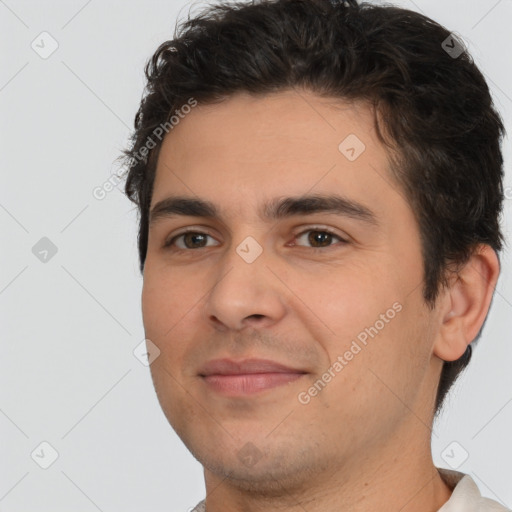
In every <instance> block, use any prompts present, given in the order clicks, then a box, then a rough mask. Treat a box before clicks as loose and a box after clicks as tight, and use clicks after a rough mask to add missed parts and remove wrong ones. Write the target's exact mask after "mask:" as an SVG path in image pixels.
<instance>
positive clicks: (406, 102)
mask: <svg viewBox="0 0 512 512" xmlns="http://www.w3.org/2000/svg"><path fill="white" fill-rule="evenodd" d="M145 76H146V79H147V85H146V88H145V91H144V94H143V97H142V100H141V103H140V107H139V109H138V111H137V114H136V116H135V122H134V127H135V130H134V132H133V134H132V136H131V139H130V143H129V148H128V149H126V150H124V152H123V156H122V158H123V159H124V162H125V163H126V166H127V169H128V171H127V172H128V175H127V180H126V184H125V193H126V195H127V197H128V198H129V199H130V200H131V201H132V202H134V203H135V204H136V205H137V208H138V213H139V233H138V250H139V258H140V270H141V272H143V269H144V262H145V258H146V251H147V244H148V220H149V207H150V203H151V197H152V191H153V183H154V178H155V171H156V162H157V159H158V154H159V150H160V147H161V143H162V140H163V138H162V136H161V135H162V133H163V132H162V127H163V126H164V127H166V129H165V132H166V133H168V132H169V131H170V129H172V128H173V125H172V123H170V120H171V118H172V116H174V117H176V118H177V116H175V113H176V114H178V113H179V109H181V108H182V107H183V106H184V105H187V104H191V101H194V102H196V103H199V104H213V103H216V102H221V101H223V100H224V99H226V98H228V97H229V96H230V95H232V94H234V93H236V92H239V91H243V92H249V93H251V94H254V95H265V94H269V93H273V92H279V91H285V90H289V89H295V88H303V89H307V90H310V91H312V92H314V93H315V94H317V95H319V96H321V97H326V98H334V99H340V100H356V101H363V102H366V103H367V104H369V105H370V106H371V107H372V110H373V112H374V117H375V128H376V131H377V135H378V136H379V139H380V140H381V142H382V143H383V144H385V145H386V146H387V147H388V148H389V155H390V162H391V168H392V172H393V175H394V177H395V178H396V181H397V183H398V184H399V185H400V186H401V188H402V190H403V192H404V195H405V197H406V198H407V200H408V202H409V203H410V206H411V208H412V210H413V212H414V215H415V217H416V220H417V222H418V226H419V231H420V236H421V249H422V258H423V264H424V288H423V297H424V300H425V302H426V304H427V305H428V306H429V307H431V308H433V307H434V305H435V301H436V298H437V296H438V294H439V290H440V288H441V287H442V286H446V285H447V282H448V281H447V275H448V270H449V269H451V270H454V269H455V270H456V269H457V268H459V267H460V266H462V265H464V263H466V262H467V261H468V260H469V258H470V257H471V255H472V254H473V253H474V252H475V251H476V250H477V248H478V245H479V244H488V245H490V246H491V247H492V248H493V249H494V250H495V251H496V252H498V251H499V250H500V249H501V248H502V245H503V235H502V233H501V231H500V215H501V211H502V207H503V206H502V205H503V195H504V191H503V157H502V153H501V139H502V137H503V136H504V132H505V130H504V126H503V122H502V119H501V117H500V115H499V113H498V112H497V111H496V109H495V108H494V105H493V102H492V99H491V95H490V92H489V88H488V86H487V83H486V81H485V79H484V77H483V75H482V73H481V72H480V71H479V69H478V68H477V66H476V65H475V64H474V62H473V60H472V58H471V56H470V55H469V54H468V52H467V51H466V49H465V47H464V44H463V42H462V41H461V40H460V38H458V37H457V36H456V35H455V34H452V33H450V32H449V31H448V30H447V29H446V28H444V27H442V26H441V25H439V24H438V23H436V22H434V21H433V20H431V19H429V18H427V17H426V16H423V15H421V14H419V13H416V12H413V11H410V10H407V9H402V8H398V7H394V6H390V5H372V4H368V3H366V2H365V3H362V4H358V3H357V1H356V0H345V1H342V0H339V1H336V0H331V1H329V0H261V1H253V2H251V3H244V2H230V3H219V4H217V5H212V6H208V7H207V8H205V9H204V10H203V11H202V12H200V13H199V14H198V15H196V16H195V17H193V18H190V15H189V17H188V19H187V20H186V21H184V22H183V23H182V24H181V25H177V26H176V28H175V32H174V37H173V39H172V40H169V41H166V42H164V43H163V44H161V45H160V46H159V48H158V49H157V50H156V52H155V53H154V55H153V56H152V57H151V58H150V60H149V61H148V62H147V64H146V67H145ZM180 117H181V116H180ZM155 135H157V136H156V137H155ZM154 138H156V139H157V140H156V141H155V140H154ZM149 142H151V146H150V145H149ZM480 334H481V331H480V333H479V334H478V336H477V337H476V339H475V340H474V342H476V341H477V340H478V338H479V337H480ZM471 353H472V349H471V344H470V345H468V347H467V350H466V352H465V354H464V355H463V356H462V357H461V358H460V359H458V360H456V361H445V362H444V364H443V369H442V373H441V378H440V383H439V386H438V389H437V396H436V405H435V413H436V414H438V413H439V411H440V410H441V407H442V404H443V401H444V398H445V396H446V394H447V392H448V390H449V389H450V387H451V386H452V384H453V383H454V382H455V380H456V379H457V377H458V376H459V374H460V373H461V372H462V370H463V369H464V368H465V367H466V366H467V364H468V363H469V361H470V359H471Z"/></svg>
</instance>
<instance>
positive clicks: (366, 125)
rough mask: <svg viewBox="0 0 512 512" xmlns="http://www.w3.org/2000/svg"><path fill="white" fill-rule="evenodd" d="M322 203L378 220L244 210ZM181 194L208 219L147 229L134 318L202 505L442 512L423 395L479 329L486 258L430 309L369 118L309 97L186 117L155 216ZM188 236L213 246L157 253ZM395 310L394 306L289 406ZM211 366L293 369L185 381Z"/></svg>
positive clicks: (415, 247) (162, 167) (203, 110)
mask: <svg viewBox="0 0 512 512" xmlns="http://www.w3.org/2000/svg"><path fill="white" fill-rule="evenodd" d="M351 133H352V134H356V136H357V137H358V138H359V139H360V140H361V141H363V143H364V144H365V146H366V148H365V150H364V151H363V152H362V153H361V154H360V156H359V157H358V158H357V159H356V160H354V161H349V160H348V159H347V158H346V157H345V156H344V155H343V154H342V153H341V152H340V151H339V150H338V145H339V144H340V142H341V141H343V140H344V139H345V137H347V135H349V134H351ZM333 192H337V193H339V194H343V195H344V196H345V197H347V198H350V199H351V200H354V201H357V202H359V203H361V204H363V205H365V206H367V207H368V208H370V209H371V210H372V212H373V213H374V214H375V217H376V219H377V223H378V224H377V225H370V224H368V223H365V222H362V221H361V220H357V219H354V218H350V217H347V216H342V215H336V214H331V213H314V214H312V215H305V214H302V215H298V216H294V217H290V218H284V219H278V220H275V219H274V220H268V221H265V220H263V219H261V218H260V217H259V216H258V209H259V208H260V207H261V205H262V204H263V203H265V202H266V201H268V200H270V199H273V198H276V197H284V196H299V195H302V194H312V193H317V194H322V193H325V194H329V193H333ZM177 195H180V196H181V195H186V196H189V197H195V198H201V199H205V200H209V201H211V202H213V203H214V204H215V205H217V206H218V208H219V209H220V211H221V213H222V217H221V218H217V219H211V218H203V217H189V216H173V217H168V218H160V219H159V220H157V221H155V222H154V223H153V224H152V225H151V228H150V232H149V242H148V251H147V259H146V264H145V270H144V285H143V292H142V310H143V311H142V312H143V319H144V328H145V332H146V337H147V338H148V339H150V340H151V341H152V342H153V343H154V344H155V345H157V346H158V348H159V350H160V351H161V353H160V355H159V357H158V358H157V359H155V361H154V362H153V363H152V364H151V372H152V378H153V382H154V385H155V389H156V392H157V395H158V398H159V401H160V404H161V406H162V409H163V411H164V413H165V415H166V417H167V419H168V421H169V422H170V424H171V425H172V427H173V428H174V429H175V430H176V432H177V433H178V435H179V436H180V437H181V439H182V440H183V442H184V443H185V445H186V446H187V447H188V449H189V450H190V451H191V453H192V454H193V455H194V456H195V457H196V458H197V460H199V462H201V464H202V465H203V466H204V473H205V482H206V492H207V499H206V509H207V511H208V512H221V511H222V512H230V511H233V512H234V511H240V510H244V511H246V512H256V511H263V510H269V509H272V510H286V511H290V512H299V511H300V512H303V511H304V510H307V511H308V512H315V511H322V512H329V511H333V512H334V511H337V512H339V511H352V512H358V511H370V510H383V511H399V510H400V511H401V512H412V511H413V510H414V511H415V512H427V511H428V512H431V511H436V510H438V509H439V508H440V507H441V506H442V504H443V503H445V502H446V501H447V500H448V499H449V497H450V495H451V490H450V489H449V488H448V486H447V485H446V484H445V483H444V482H443V480H442V479H441V477H440V475H439V473H438V472H437V470H436V469H435V466H434V464H433V460H432V455H431V445H430V436H431V427H432V419H433V411H434V399H435V391H436V388H437V383H438V381H439V377H440V372H441V367H442V362H443V360H454V359H457V358H458V357H460V356H461V355H462V354H463V352H464V350H465V348H466V346H467V344H468V343H470V342H471V341H472V340H473V339H474V338H475V336H476V335H477V333H478V331H479V329H480V327H481V325H482V323H483V321H484V319H485V316H486V314H487V311H488V308H489V304H490V301H491V298H492V291H493V289H494V286H495V284H496V280H497V277H498V273H499V264H498V260H497V258H496V255H495V253H494V251H492V250H491V249H490V248H489V247H488V246H481V247H480V249H479V251H478V252H477V253H476V254H475V255H474V256H473V257H472V258H471V260H470V261H469V262H468V264H467V265H466V266H465V267H464V268H463V269H462V270H461V271H460V273H459V275H458V276H453V279H452V280H451V284H450V286H449V287H448V288H446V289H443V290H442V292H441V294H440V296H439V299H438V301H437V304H436V307H435V308H434V309H433V310H432V309H430V308H428V307H427V305H426V304H425V303H424V301H423V298H422V284H423V281H422V278H423V262H422V258H421V247H420V237H419V230H418V225H417V222H416V220H415V216H414V213H413V211H412V210H411V207H410V205H409V204H408V203H407V201H406V199H405V198H404V194H403V192H402V191H401V189H400V188H399V186H398V185H397V184H396V183H395V182H394V181H393V178H392V176H391V172H390V171H389V169H388V154H387V153H386V150H385V148H384V147H383V146H382V144H381V143H380V142H379V140H378V139H377V136H376V134H375V130H374V125H373V116H372V114H371V112H370V110H369V107H367V106H366V105H364V104H362V103H347V102H343V101H340V100H336V101H334V100H327V99H322V98H320V97H318V96H316V95H315V94H314V93H312V92H308V91H300V92H299V91H286V92H279V93H275V94H272V95H266V96H260V97H254V96H250V95H248V94H246V93H238V94H236V95H234V96H231V97H230V98H229V99H227V100H226V101H224V102H222V103H219V104H216V105H199V106H197V107H195V108H193V109H192V111H191V112H190V113H189V114H187V116H186V117H185V118H184V119H183V120H181V121H180V123H179V124H178V125H176V126H175V127H174V129H173V130H172V131H171V132H170V133H169V134H168V135H167V136H166V138H165V139H164V142H163V145H162V148H161V152H160V155H159V159H158V165H157V172H156V179H155V184H154V191H153V197H152V202H151V208H152V207H153V206H154V205H155V204H156V203H157V202H159V201H160V200H163V199H165V198H167V197H170V196H177ZM186 227H193V228H194V230H196V231H197V232H199V233H206V234H207V235H209V236H208V237H203V238H199V240H198V239H192V240H190V238H189V239H188V240H185V238H186V237H180V239H179V240H177V241H176V244H177V245H175V246H174V247H173V246H171V247H168V248H163V245H164V243H165V241H166V240H168V239H169V238H171V236H173V235H174V234H176V235H177V234H180V233H181V231H180V230H182V229H183V228H186ZM322 228H326V229H330V230H331V231H333V232H334V233H335V235H336V236H333V237H332V238H331V239H329V238H328V237H327V242H317V243H316V245H315V239H313V240H311V236H309V235H310V234H314V233H316V231H321V232H322ZM308 229H309V230H313V233H311V232H310V231H307V230H308ZM304 233H305V234H304ZM248 236H251V237H253V238H254V239H255V240H256V241H257V242H258V243H259V245H260V246H261V248H262V250H263V252H262V253H261V255H260V256H259V257H258V258H257V259H256V260H255V261H254V262H252V263H247V262H246V261H245V260H244V259H243V258H242V257H241V256H240V255H239V254H238V253H237V251H236V248H237V247H238V246H239V244H240V243H241V242H242V241H243V240H244V239H245V238H246V237H248ZM308 236H309V238H308ZM337 236H339V237H340V238H341V239H343V240H346V241H345V242H341V241H340V239H338V238H337ZM185 243H188V245H185ZM315 247H317V249H316V250H314V248H315ZM179 248H181V249H182V251H181V252H180V251H178V250H177V249H179ZM396 303H398V304H399V305H400V306H401V310H400V312H398V313H396V315H395V316H394V318H393V319H391V320H389V321H388V322H387V323H385V326H384V328H382V329H381V330H379V332H378V334H377V335H376V336H375V337H374V338H369V339H368V343H367V345H366V346H363V348H362V349H361V351H360V352H358V353H357V355H355V356H354V357H353V359H352V360H350V361H347V364H346V366H344V367H343V369H342V370H341V371H339V372H337V373H336V372H335V377H334V378H332V379H331V380H330V382H329V383H328V384H327V385H326V386H325V387H324V388H323V389H322V390H321V391H320V392H318V394H317V395H316V396H314V397H312V398H311V400H310V401H309V403H307V404H303V403H300V402H299V400H298V396H299V394H300V393H301V392H304V391H307V390H308V389H309V388H310V387H311V386H312V385H313V384H314V383H315V382H316V381H318V379H319V378H320V377H321V376H322V375H323V374H324V373H325V372H326V370H327V369H328V368H329V367H331V366H332V363H333V362H334V361H336V360H337V358H338V356H340V355H341V356H343V354H344V353H345V352H346V351H347V350H349V349H350V346H351V343H352V341H353V340H355V339H356V337H357V335H358V334H359V333H361V332H362V331H363V330H364V329H365V328H367V327H369V326H372V325H375V323H376V321H377V320H379V318H381V317H380V315H382V314H385V313H386V311H387V310H389V309H390V308H392V305H393V304H396ZM223 357H231V358H242V357H246V358H249V357H257V358H266V359H272V360H275V361H278V362H280V363H283V364H286V365H288V366H291V367H294V368H300V369H302V370H304V371H306V372H307V373H306V374H305V375H303V376H302V377H301V378H300V379H298V380H295V381H293V382H290V383H288V384H286V385H283V386H280V387H277V388H273V389H270V390H265V391H263V392H261V393H258V394H256V395H249V396H246V397H226V396H223V395H221V394H219V393H217V392H216V391H213V390H211V389H210V388H209V387H208V386H207V385H206V384H205V383H204V380H203V379H202V378H201V377H199V376H198V371H199V368H200V366H201V365H202V364H204V363H205V362H207V361H209V360H211V359H216V358H223ZM247 443H251V444H250V445H247ZM248 446H249V447H248ZM244 447H245V448H244ZM247 450H249V451H250V452H251V453H253V454H254V458H253V460H252V462H251V463H250V464H248V463H247V459H243V457H242V456H241V454H244V453H247ZM254 461H256V462H254Z"/></svg>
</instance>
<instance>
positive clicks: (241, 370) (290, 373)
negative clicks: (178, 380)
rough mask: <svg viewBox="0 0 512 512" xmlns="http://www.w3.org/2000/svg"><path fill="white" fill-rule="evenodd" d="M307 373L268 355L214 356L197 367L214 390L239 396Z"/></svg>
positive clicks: (272, 386)
mask: <svg viewBox="0 0 512 512" xmlns="http://www.w3.org/2000/svg"><path fill="white" fill-rule="evenodd" d="M306 373H307V372H306V371H304V370H301V369H298V368H292V367H289V366H286V365H284V364H282V363H278V362H276V361H271V360H269V359H243V360H239V361H235V360H233V359H214V360H212V361H209V362H208V363H206V364H205V365H204V366H203V367H202V368H201V369H200V371H199V376H200V377H201V378H202V379H203V381H204V382H205V383H206V384H207V385H208V387H209V388H210V389H212V390H213V391H216V392H218V393H221V394H223V395H227V396H241V395H250V394H254V393H258V392H261V391H264V390H268V389H272V388H275V387H278V386H282V385H284V384H288V383H289V382H292V381H294V380H297V379H299V378H300V377H302V376H303V375H305V374H306Z"/></svg>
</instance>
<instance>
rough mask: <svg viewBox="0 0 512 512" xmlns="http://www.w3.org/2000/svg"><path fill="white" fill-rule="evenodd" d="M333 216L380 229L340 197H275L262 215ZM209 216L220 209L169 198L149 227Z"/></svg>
mask: <svg viewBox="0 0 512 512" xmlns="http://www.w3.org/2000/svg"><path fill="white" fill-rule="evenodd" d="M315 213H332V214H337V215H341V216H345V217H350V218H352V219H355V220H358V221H361V222H363V223H365V224H368V225H373V226H378V225H379V223H378V221H377V216H376V215H375V213H374V212H373V211H372V210H370V209H369V208H368V207H367V206H365V205H363V204H361V203H359V202H357V201H354V200H351V199H348V198H346V197H343V196H340V195H333V194H329V195H324V194H315V195H305V196H304V195H303V196H297V197H285V198H275V199H272V200H271V201H269V202H267V203H265V204H264V205H263V207H262V209H261V210H260V212H259V216H260V218H261V219H263V220H265V221H270V220H276V219H283V218H287V217H292V216H295V215H312V214H315ZM180 215H183V216H190V217H206V218H210V219H219V218H221V214H220V211H219V209H218V208H217V207H216V206H215V205H214V204H213V203H212V202H210V201H206V200H203V199H197V198H193V197H187V196H174V197H167V198H165V199H162V200H161V201H159V202H158V203H156V204H155V205H154V206H153V208H152V209H151V212H150V215H149V225H150V226H151V225H153V224H155V223H156V222H157V221H158V220H160V219H164V218H171V217H175V216H180Z"/></svg>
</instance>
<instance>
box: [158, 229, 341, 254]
mask: <svg viewBox="0 0 512 512" xmlns="http://www.w3.org/2000/svg"><path fill="white" fill-rule="evenodd" d="M309 231H314V232H317V233H327V234H329V235H332V236H333V237H335V238H337V239H338V240H339V241H340V242H341V243H342V244H346V243H348V241H347V240H345V239H344V238H341V236H340V235H338V234H336V233H334V232H333V231H331V230H329V229H326V228H320V227H310V228H308V229H305V230H304V231H301V232H300V233H297V235H295V238H299V237H300V236H302V235H304V234H305V233H308V232H309ZM190 233H192V234H195V235H206V236H209V237H211V238H213V236H212V235H210V234H209V233H205V232H202V231H196V230H194V229H189V230H186V231H183V232H181V233H179V234H177V235H175V236H173V237H172V238H170V239H169V240H167V241H166V242H165V243H164V245H163V248H164V249H169V250H170V249H171V246H173V245H174V243H175V241H176V240H177V239H178V238H180V237H182V236H184V235H187V234H190ZM299 247H302V246H299ZM334 247H336V245H334V244H333V245H328V246H326V247H306V248H309V249H311V250H312V251H314V252H317V251H322V252H325V251H326V250H329V249H331V248H334ZM206 248H207V247H198V248H196V249H182V248H176V247H174V249H173V251H175V252H190V251H197V250H199V249H206Z"/></svg>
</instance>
